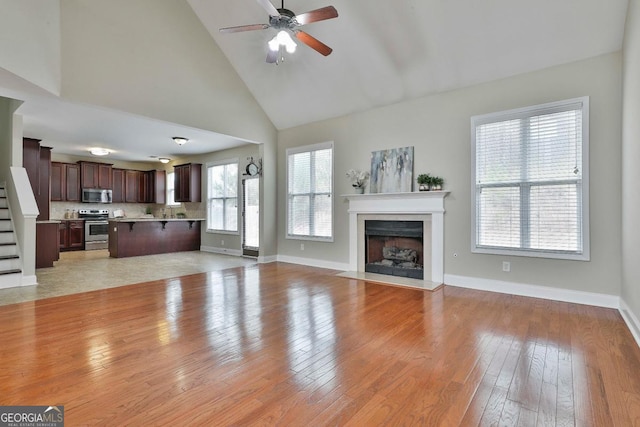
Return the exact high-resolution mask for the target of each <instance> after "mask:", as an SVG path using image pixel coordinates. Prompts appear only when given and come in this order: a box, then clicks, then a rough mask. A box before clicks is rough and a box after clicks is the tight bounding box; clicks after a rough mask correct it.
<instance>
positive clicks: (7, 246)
mask: <svg viewBox="0 0 640 427" xmlns="http://www.w3.org/2000/svg"><path fill="white" fill-rule="evenodd" d="M6 255H18V245H16V244H15V242H14V243H0V256H6Z"/></svg>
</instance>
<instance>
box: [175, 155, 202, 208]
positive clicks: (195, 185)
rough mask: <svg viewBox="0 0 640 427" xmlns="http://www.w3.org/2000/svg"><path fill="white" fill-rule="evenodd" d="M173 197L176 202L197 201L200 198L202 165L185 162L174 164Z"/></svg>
mask: <svg viewBox="0 0 640 427" xmlns="http://www.w3.org/2000/svg"><path fill="white" fill-rule="evenodd" d="M174 171H175V174H174V177H175V186H174V199H175V201H176V202H199V201H200V200H201V195H200V192H201V186H200V179H201V178H200V175H201V171H202V165H201V164H199V163H187V164H184V165H177V166H174Z"/></svg>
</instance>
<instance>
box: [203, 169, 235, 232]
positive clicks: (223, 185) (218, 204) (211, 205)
mask: <svg viewBox="0 0 640 427" xmlns="http://www.w3.org/2000/svg"><path fill="white" fill-rule="evenodd" d="M207 231H215V232H227V233H233V234H237V233H238V160H237V159H236V160H229V161H226V162H216V163H209V164H207Z"/></svg>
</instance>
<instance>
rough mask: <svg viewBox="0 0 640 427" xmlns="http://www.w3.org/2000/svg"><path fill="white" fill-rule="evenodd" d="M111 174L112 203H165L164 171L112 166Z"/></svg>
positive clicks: (165, 175)
mask: <svg viewBox="0 0 640 427" xmlns="http://www.w3.org/2000/svg"><path fill="white" fill-rule="evenodd" d="M111 176H112V184H113V194H112V200H113V203H165V200H166V195H165V194H166V179H167V178H166V177H167V173H166V172H165V171H163V170H158V171H156V170H152V171H144V172H143V171H138V170H132V169H118V168H113V169H112V173H111Z"/></svg>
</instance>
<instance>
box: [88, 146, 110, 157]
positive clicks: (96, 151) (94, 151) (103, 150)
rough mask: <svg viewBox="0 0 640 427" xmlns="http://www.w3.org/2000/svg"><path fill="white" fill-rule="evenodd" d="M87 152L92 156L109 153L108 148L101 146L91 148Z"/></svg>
mask: <svg viewBox="0 0 640 427" xmlns="http://www.w3.org/2000/svg"><path fill="white" fill-rule="evenodd" d="M89 152H90V153H91V154H93V155H94V156H106V155H107V154H109V150H107V149H106V148H101V147H95V148H91V149H90V150H89Z"/></svg>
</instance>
